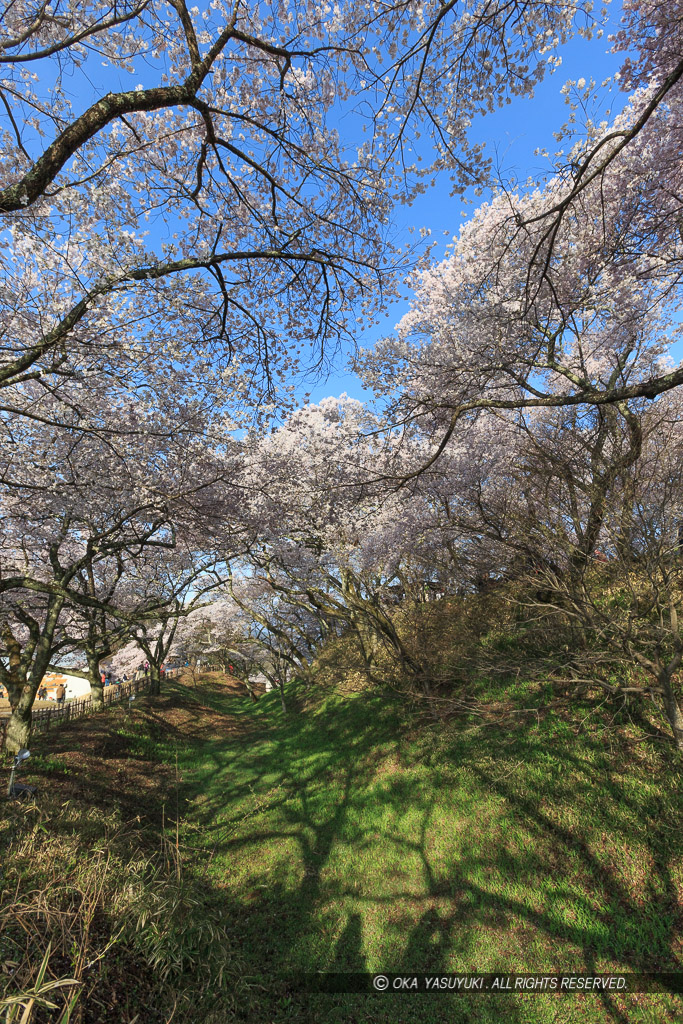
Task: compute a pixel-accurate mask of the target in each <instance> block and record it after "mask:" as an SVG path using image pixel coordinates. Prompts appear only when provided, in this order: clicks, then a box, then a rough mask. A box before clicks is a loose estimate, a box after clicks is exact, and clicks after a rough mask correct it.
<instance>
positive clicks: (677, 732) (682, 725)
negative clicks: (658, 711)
mask: <svg viewBox="0 0 683 1024" xmlns="http://www.w3.org/2000/svg"><path fill="white" fill-rule="evenodd" d="M659 681H660V683H661V684H662V689H663V690H664V707H665V709H666V717H667V718H668V719H669V724H670V726H671V731H672V733H673V737H674V742H675V744H676V749H677V750H679V751H680V752H681V753H682V754H683V713H681V708H680V705H679V703H678V698H677V696H676V694H675V692H674V688H673V686H672V685H671V677H670V675H669V673H668V672H664V673H662V674H661V675H660V678H659Z"/></svg>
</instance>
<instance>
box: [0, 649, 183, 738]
mask: <svg viewBox="0 0 683 1024" xmlns="http://www.w3.org/2000/svg"><path fill="white" fill-rule="evenodd" d="M181 671H182V669H179V668H172V669H168V670H167V671H166V672H165V673H164V676H163V677H162V681H163V679H172V678H173V677H175V676H179V675H180V673H181ZM149 682H150V680H149V675H144V676H143V677H142V679H134V680H132V681H131V682H129V683H119V684H114V685H112V686H105V688H104V704H105V707H108V706H109V705H110V704H115V703H117V702H118V701H121V700H130V698H131V697H135V696H136V694H138V693H142V692H143V691H145V690H147V689H148V687H149ZM92 710H93V708H92V701H91V699H90V697H89V696H88V697H79V698H77V699H76V700H69V701H64V703H63V704H57V703H55V706H54V707H51V708H35V709H34V711H32V712H31V731H32V732H33V733H36V732H48V731H49V730H50V729H51V728H52V727H53V726H59V725H64V724H65V723H66V722H70V721H71V720H72V719H74V718H82V717H83V715H89V714H91V713H92ZM8 720H9V715H7V717H5V718H0V747H1V746H2V745H3V742H4V738H5V728H6V725H7V722H8Z"/></svg>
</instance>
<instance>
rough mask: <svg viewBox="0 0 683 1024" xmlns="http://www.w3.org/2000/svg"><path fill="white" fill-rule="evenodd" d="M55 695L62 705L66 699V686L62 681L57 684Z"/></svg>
mask: <svg viewBox="0 0 683 1024" xmlns="http://www.w3.org/2000/svg"><path fill="white" fill-rule="evenodd" d="M55 696H56V697H57V703H58V704H61V705H62V707H63V706H64V701H65V699H66V686H65V685H64V683H59V684H58V686H57V692H56V694H55Z"/></svg>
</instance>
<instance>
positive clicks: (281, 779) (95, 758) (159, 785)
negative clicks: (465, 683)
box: [26, 676, 683, 1024]
mask: <svg viewBox="0 0 683 1024" xmlns="http://www.w3.org/2000/svg"><path fill="white" fill-rule="evenodd" d="M292 697H293V700H292V706H293V707H296V708H298V709H299V710H298V711H296V712H292V713H290V714H288V715H287V716H283V715H282V712H281V710H280V707H279V696H278V695H277V694H274V693H272V694H268V695H265V696H263V697H262V698H261V700H259V702H258V703H257V704H252V703H251V701H250V700H249V699H248V698H247V697H246V696H245V693H244V689H243V687H242V686H241V685H240V684H238V683H236V682H234V681H231V682H228V683H226V682H220V681H219V680H218V679H217V677H215V676H214V677H209V678H205V679H203V680H200V681H199V685H198V686H197V687H192V686H191V685H189V686H183V685H179V684H177V683H175V682H174V683H168V684H166V691H165V693H164V694H163V695H162V696H161V697H160V698H156V699H154V700H151V699H150V698H141V699H140V700H139V701H138V702H136V707H135V709H134V711H133V712H132V713H129V712H128V710H127V709H126V708H123V707H118V708H113V709H111V710H110V711H108V712H107V713H106V714H104V715H101V716H95V717H93V718H88V719H83V720H81V721H78V722H75V723H72V724H71V725H70V726H68V727H65V728H64V729H62V730H61V731H59V732H53V733H51V734H50V735H49V736H41V737H38V738H37V740H36V744H35V750H34V754H35V759H34V760H33V761H32V764H31V766H30V770H29V771H28V772H27V773H26V777H27V781H31V782H33V783H37V784H38V785H39V786H41V789H43V790H45V789H46V788H47V790H48V791H49V794H50V799H53V798H54V799H56V800H66V801H77V802H78V803H79V806H81V805H82V806H83V807H87V806H88V805H90V806H94V807H102V806H104V807H107V806H108V807H111V808H115V809H116V812H117V814H118V815H119V816H120V817H121V818H122V819H125V820H128V819H129V818H133V817H136V818H137V820H138V821H141V822H142V823H143V824H146V825H148V826H149V832H148V834H149V836H150V837H151V840H154V837H157V840H158V837H159V835H160V834H161V830H162V824H163V826H164V830H165V834H166V836H167V838H168V841H169V842H170V843H171V844H173V843H177V847H178V852H179V855H180V856H181V858H182V860H183V864H184V865H185V870H186V871H191V872H196V873H197V875H198V877H199V876H201V878H202V879H204V882H202V884H203V885H204V887H205V888H206V891H207V892H210V893H211V897H210V899H211V904H212V906H213V907H214V908H215V909H216V910H217V912H218V913H219V915H220V918H221V921H222V922H223V924H224V925H225V927H226V928H227V929H228V930H229V932H230V934H231V936H232V937H233V939H234V942H235V944H236V948H239V951H240V955H241V956H243V957H244V958H245V961H246V965H247V971H248V979H247V981H248V985H249V990H248V992H247V991H246V990H245V992H244V993H243V994H242V995H241V996H240V998H239V999H238V1000H237V1004H236V1006H234V1007H231V1008H230V1010H228V1007H227V1005H226V1007H225V1009H224V1011H223V1015H222V1017H220V1019H221V1020H223V1019H224V1020H230V1019H238V1020H243V1021H259V1022H263V1024H284V1022H286V1021H301V1022H309V1021H310V1022H311V1024H313V1022H314V1021H316V1022H317V1021H319V1020H325V1021H331V1022H338V1024H342V1022H347V1021H348V1022H357V1024H361V1022H362V1024H366V1022H367V1024H370V1022H371V1021H372V1022H374V1021H378V1022H380V1024H382V1022H383V1024H401V1022H408V1021H410V1022H424V1024H432V1022H433V1024H437V1022H441V1021H449V1022H455V1024H458V1022H461V1021H462V1022H463V1024H464V1022H465V1021H479V1022H486V1024H488V1022H491V1024H493V1022H496V1024H497V1022H499V1021H501V1020H505V1021H507V1022H509V1024H551V1022H552V1024H565V1022H566V1024H574V1022H595V1024H597V1022H607V1021H610V1022H616V1024H625V1022H630V1021H635V1022H648V1024H654V1022H655V1021H657V1022H659V1021H674V1020H678V1019H680V1016H681V1013H682V1012H683V1006H682V1002H681V999H680V998H679V997H675V996H668V995H630V996H623V995H614V994H611V993H606V994H590V995H578V994H577V995H571V996H567V995H561V996H556V995H552V994H513V995H496V996H487V995H485V994H476V995H472V994H470V993H460V994H449V993H434V994H419V995H414V994H410V993H407V994H401V995H394V994H363V995H351V994H348V995H338V996H332V995H321V994H312V993H306V992H302V991H301V989H300V988H299V987H297V985H296V984H295V983H294V980H293V976H294V973H295V972H298V971H342V972H349V971H372V972H376V971H381V970H387V971H405V972H411V971H430V972H439V971H509V972H514V971H541V972H568V971H587V972H596V971H620V972H621V971H627V972H633V971H642V970H647V971H663V970H683V949H682V947H681V934H682V924H683V920H682V917H681V896H682V894H683V857H682V848H681V830H680V821H681V810H682V809H683V807H682V803H681V781H683V780H682V778H681V767H680V763H677V762H676V760H675V758H673V757H672V756H671V754H670V752H669V750H668V749H667V748H666V747H664V745H663V744H661V743H657V742H654V741H649V740H647V739H646V738H645V737H644V733H643V734H641V735H637V732H638V728H637V725H635V724H634V723H633V722H630V721H628V722H625V723H624V727H623V728H621V729H620V728H618V727H617V726H618V723H617V725H615V723H614V713H613V711H609V713H605V714H604V715H603V714H602V712H600V713H596V711H595V708H592V707H590V706H589V705H586V706H585V707H582V706H580V705H576V706H574V707H573V708H572V709H569V710H568V709H567V708H566V707H565V709H564V713H563V717H562V716H559V715H557V714H549V713H548V712H547V710H544V708H545V703H548V702H550V701H551V700H552V701H555V699H556V698H555V697H554V696H552V695H550V694H546V695H544V694H543V693H542V692H540V691H534V693H533V694H530V693H529V692H525V691H524V688H523V686H521V685H520V689H519V693H518V694H517V698H518V706H519V707H530V706H531V703H530V702H533V701H536V702H537V703H538V714H529V713H526V714H525V715H523V716H522V715H520V716H515V715H514V714H513V712H514V710H515V708H514V707H510V708H508V709H507V710H508V711H509V712H510V713H509V714H508V715H507V716H506V719H505V720H504V721H503V722H496V721H480V720H475V719H474V718H470V719H467V718H463V719H460V720H458V721H456V722H453V723H450V724H449V725H448V726H438V727H435V726H434V725H424V724H419V725H416V723H415V720H414V719H409V718H408V717H407V716H406V714H405V712H404V710H403V708H402V707H401V705H400V704H399V703H398V701H397V699H396V697H395V696H394V695H387V694H386V693H384V694H383V693H377V692H369V691H363V690H360V689H359V691H358V692H355V693H354V692H351V693H347V694H346V695H345V696H344V697H340V695H339V694H336V693H330V694H328V696H327V697H325V696H324V695H323V694H320V693H318V692H315V691H314V692H313V694H311V691H302V690H299V691H296V692H294V693H293V694H292ZM514 699H515V698H514V696H513V702H514ZM544 702H545V703H544ZM587 716H588V717H587ZM581 722H584V724H583V725H581V726H580V727H579V724H580V723H581ZM586 722H587V723H588V724H585V723H586ZM577 733H578V734H577ZM176 817H178V818H180V822H181V823H180V827H179V831H178V833H177V834H176V832H175V823H174V822H175V818H176ZM157 840H154V841H157ZM126 1012H128V1011H126ZM132 1016H133V1015H132V1013H131V1015H129V1016H125V1015H122V1014H119V1016H114V1017H112V1018H111V1019H115V1020H119V1019H120V1020H121V1021H126V1022H127V1024H131V1021H132ZM102 1019H104V1018H102ZM185 1019H186V1020H188V1021H189V1020H190V1017H186V1018H185ZM217 1019H218V1018H217ZM91 1021H92V1022H93V1024H94V1022H96V1021H97V1022H99V1018H97V1017H92V1018H89V1017H87V1016H86V1017H84V1018H83V1024H91Z"/></svg>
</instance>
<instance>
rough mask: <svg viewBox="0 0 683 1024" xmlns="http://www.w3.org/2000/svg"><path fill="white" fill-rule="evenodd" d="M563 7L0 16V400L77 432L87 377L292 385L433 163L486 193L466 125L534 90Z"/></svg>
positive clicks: (102, 9)
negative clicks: (41, 410)
mask: <svg viewBox="0 0 683 1024" xmlns="http://www.w3.org/2000/svg"><path fill="white" fill-rule="evenodd" d="M580 10H581V5H579V11H580ZM585 12H586V18H585V21H584V30H585V31H587V32H590V31H591V29H592V20H591V15H590V4H586V5H585ZM576 16H577V6H576V4H569V3H567V2H565V0H553V2H548V3H543V4H528V3H522V2H519V0H513V2H512V3H510V2H504V3H503V2H501V0H485V2H484V0H469V2H468V3H466V4H458V5H456V4H454V3H447V4H442V3H440V2H436V0H429V2H428V3H421V4H416V3H414V2H412V0H410V2H409V0H398V2H394V3H391V4H385V3H383V2H376V0H366V2H364V3H363V4H362V5H360V6H359V5H358V4H356V3H353V4H351V3H343V4H339V5H337V6H336V7H335V8H334V9H333V10H332V9H331V8H327V7H325V6H323V7H316V6H315V5H314V6H312V7H309V8H307V9H306V10H305V11H304V10H303V9H301V8H300V7H297V6H295V5H294V6H293V5H291V4H289V3H286V2H278V3H275V2H273V3H269V4H266V5H265V6H264V5H261V6H259V7H253V6H252V7H247V6H244V5H241V4H237V5H236V6H231V5H229V4H224V3H223V2H222V0H214V2H212V3H211V4H210V5H207V6H204V7H203V8H201V9H200V8H198V7H193V8H191V9H190V8H188V7H187V6H186V5H185V3H184V0H171V2H168V3H167V2H157V0H146V2H143V3H137V2H136V0H130V2H124V3H123V4H117V5H114V6H111V5H109V4H106V3H104V4H102V3H100V2H99V0H98V2H87V3H85V4H83V3H78V4H76V3H75V2H74V0H59V2H58V3H57V4H56V5H54V4H53V5H52V6H51V7H49V8H48V7H45V6H44V5H42V4H39V3H32V2H30V0H28V2H25V3H23V2H22V3H15V2H12V3H7V4H5V9H4V11H3V16H2V18H0V24H1V25H2V28H1V29H0V64H1V65H2V67H3V73H4V77H3V78H2V79H1V80H0V100H1V101H2V102H1V103H0V124H1V130H2V143H3V164H2V167H3V181H2V182H1V183H0V214H2V216H3V218H4V223H5V231H4V233H3V235H2V237H1V241H2V245H3V251H2V257H1V258H2V269H1V271H0V274H1V278H0V279H1V280H2V287H1V288H0V303H2V319H3V323H4V325H5V328H4V330H5V333H4V341H3V350H2V361H1V365H0V384H2V385H5V386H7V387H10V385H11V390H10V392H9V395H8V397H7V400H6V402H7V408H8V409H10V410H12V412H13V413H14V414H17V413H19V412H20V413H23V414H28V413H30V412H33V413H34V414H35V413H36V403H37V405H38V407H39V406H40V404H41V400H43V399H44V398H45V397H46V396H49V397H50V398H54V397H55V396H57V397H60V398H61V397H62V396H63V401H64V405H65V408H64V409H63V410H62V412H63V414H66V410H67V409H73V407H74V405H75V407H76V408H77V409H78V410H79V415H80V423H81V426H82V427H83V428H88V427H92V424H91V423H90V422H89V421H90V418H91V417H90V411H89V409H86V408H84V404H83V395H82V392H81V393H80V394H79V388H82V387H83V384H84V382H87V386H88V388H90V387H91V386H93V385H94V384H95V383H96V382H97V383H99V384H100V385H101V386H104V387H105V388H106V387H107V386H108V387H112V383H111V382H112V381H116V385H115V387H116V388H119V387H122V386H123V385H124V384H126V385H127V386H129V387H131V388H133V389H135V388H137V389H138V390H139V392H140V393H142V394H144V395H145V396H148V394H149V393H150V391H151V392H158V391H160V390H163V386H164V380H165V379H166V377H167V376H168V375H169V374H170V376H171V378H172V380H174V381H175V380H178V379H187V378H191V379H192V381H193V382H194V385H195V387H196V388H197V389H200V388H206V387H207V386H208V383H209V382H213V383H214V384H215V385H216V387H215V389H214V394H217V395H220V396H221V400H222V397H223V395H224V392H225V389H226V388H227V391H228V392H229V395H230V397H232V398H233V399H235V400H237V399H239V398H242V400H243V399H244V396H245V394H246V393H247V392H248V391H249V390H250V389H252V390H253V388H254V386H255V385H256V386H258V390H260V391H262V390H263V389H264V388H265V389H266V390H267V391H271V390H272V389H273V388H274V387H275V386H276V385H279V386H280V387H281V388H283V389H286V388H287V387H288V386H289V385H290V384H291V379H292V376H293V375H294V374H295V373H296V370H297V366H298V360H299V359H300V358H303V359H304V362H305V361H306V360H307V359H309V358H310V346H311V343H312V342H317V350H316V351H317V356H316V358H320V356H321V352H322V353H323V354H324V352H325V347H326V346H328V347H329V350H330V351H332V350H333V349H334V346H335V344H336V342H337V341H338V340H339V339H340V338H341V337H344V336H347V337H348V336H350V334H351V332H352V331H353V327H354V322H353V317H354V316H355V315H357V312H359V311H360V310H361V309H363V308H365V313H364V315H368V314H370V313H371V310H372V308H374V305H375V304H376V300H375V297H374V294H373V293H375V292H376V286H377V284H378V283H379V282H384V287H385V288H386V289H388V290H391V287H392V286H391V269H392V266H393V265H394V264H395V263H396V260H397V257H396V254H392V253H391V252H390V251H389V250H388V248H387V244H386V242H387V239H386V234H387V232H386V226H387V223H388V218H389V211H390V207H391V204H392V202H394V201H395V200H397V199H399V200H401V201H408V202H409V201H410V200H411V199H412V197H414V196H415V195H416V194H418V193H419V192H420V191H422V190H423V189H424V187H425V182H426V179H427V178H428V177H429V174H430V173H431V172H432V170H435V169H450V170H451V172H452V173H453V174H454V175H455V177H456V185H458V186H462V185H464V184H468V183H470V182H472V181H475V180H479V179H481V178H482V176H483V175H484V173H485V170H486V164H485V161H484V160H483V157H482V154H481V150H480V149H479V148H478V147H477V145H476V142H475V143H473V144H470V143H469V141H468V128H469V124H470V122H471V120H472V118H473V117H474V116H475V115H476V114H478V113H481V112H485V111H487V110H489V109H492V108H493V107H495V106H497V105H500V104H503V103H504V102H506V101H507V100H508V99H509V98H510V96H511V95H513V94H522V95H523V94H527V93H530V92H532V91H533V88H534V86H535V84H537V83H538V81H540V80H541V78H542V77H543V75H544V73H545V71H546V70H547V69H548V68H549V67H552V65H553V63H554V60H555V56H554V54H555V50H556V48H557V46H558V45H560V44H561V43H562V42H563V41H564V40H565V39H566V38H567V37H568V36H569V35H570V34H571V33H572V32H573V31H574V30H575V19H576ZM127 76H130V86H129V87H126V86H125V85H124V84H122V83H123V81H124V80H125V79H126V77H127ZM93 82H94V83H95V86H94V87H93ZM72 91H73V93H74V94H76V93H77V94H78V95H79V99H75V98H72ZM82 97H88V99H87V100H85V102H84V101H83V98H82ZM342 124H343V125H345V126H348V127H345V133H346V134H344V135H342V133H341V131H340V126H341V125H342ZM422 133H427V134H429V133H431V134H432V135H433V137H434V141H435V145H436V158H435V161H427V162H425V165H424V167H422V166H421V165H420V163H419V159H418V154H417V151H416V150H417V143H416V139H417V137H418V136H419V135H420V134H422ZM359 302H360V303H361V304H363V303H366V304H367V305H366V306H365V307H363V306H362V305H361V307H359V306H358V303H359ZM354 310H355V312H354ZM304 351H306V352H307V355H306V356H302V352H304ZM226 375H227V376H226ZM143 377H147V380H146V382H143V380H142V378H143ZM107 381H108V382H109V384H108V385H107ZM283 393H284V392H283ZM281 397H282V396H281ZM110 427H111V424H110Z"/></svg>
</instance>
